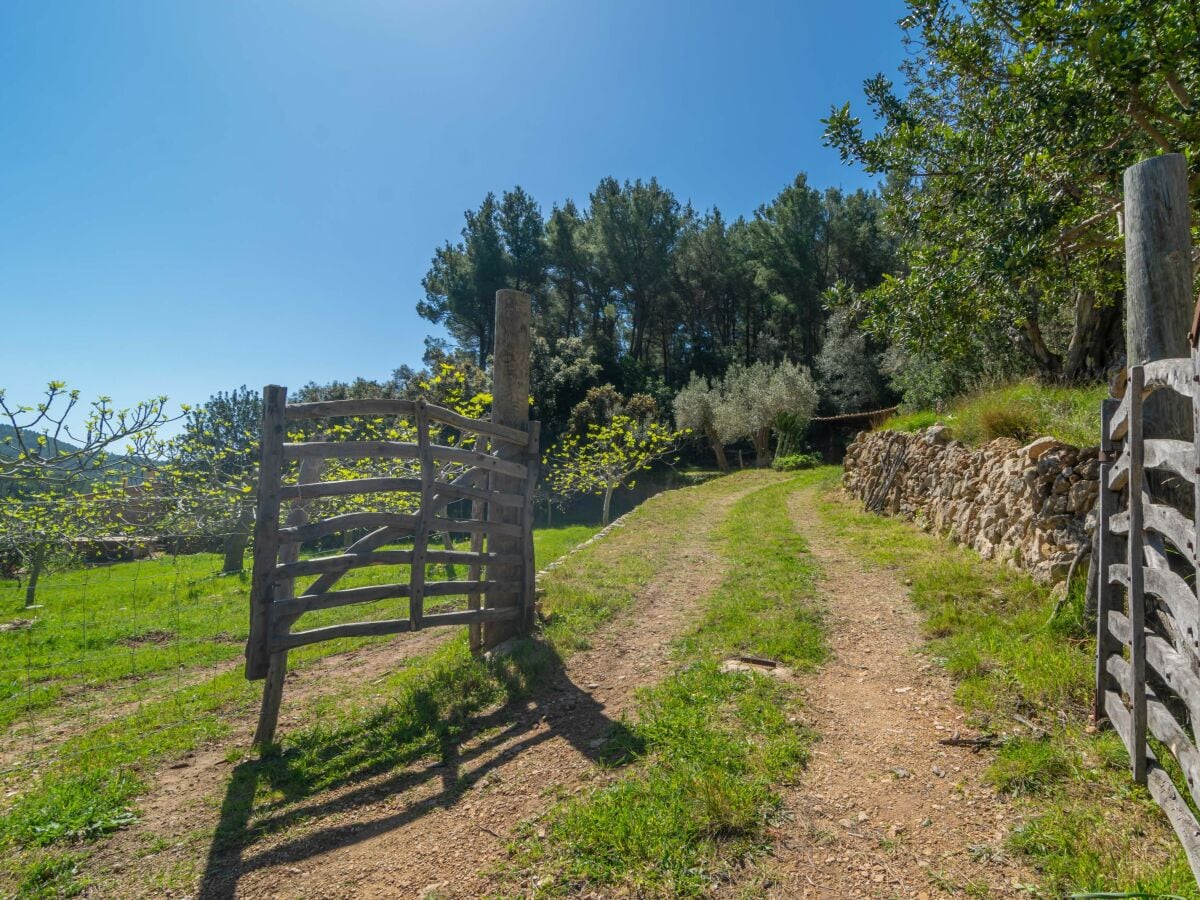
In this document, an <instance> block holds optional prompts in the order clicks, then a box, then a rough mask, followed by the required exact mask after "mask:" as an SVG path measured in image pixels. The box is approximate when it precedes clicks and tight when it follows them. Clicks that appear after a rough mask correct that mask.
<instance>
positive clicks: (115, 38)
mask: <svg viewBox="0 0 1200 900" xmlns="http://www.w3.org/2000/svg"><path fill="white" fill-rule="evenodd" d="M903 12H904V10H903V7H902V3H901V2H900V0H894V2H893V0H842V2H837V3H830V2H819V3H818V2H797V0H792V2H748V0H740V2H733V0H729V2H722V3H717V2H697V0H691V2H682V0H681V2H673V0H672V2H654V0H640V2H638V0H602V2H579V0H558V2H548V0H528V2H499V0H491V2H489V0H422V2H416V0H336V2H335V0H324V2H315V0H286V2H284V0H278V2H271V0H258V2H245V3H243V2H217V0H193V2H182V0H181V2H160V0H146V2H117V0H114V2H104V3H93V2H86V0H76V2H62V3H58V2H56V3H4V4H2V5H0V330H2V331H3V337H4V339H3V341H0V387H6V388H7V389H8V391H9V397H10V399H27V400H30V401H32V400H34V399H36V396H37V394H38V392H39V391H40V389H41V387H42V385H43V384H44V383H45V382H46V381H47V380H49V379H51V378H61V379H65V380H67V381H68V382H69V383H70V384H71V386H72V387H78V388H80V389H82V390H83V392H84V394H85V396H89V397H90V396H94V395H95V394H98V393H106V394H110V395H112V396H113V397H114V398H115V399H116V400H117V401H118V402H121V403H129V402H132V401H134V400H137V399H140V398H143V397H148V396H152V395H156V394H167V395H169V396H170V397H171V398H172V400H173V401H179V402H196V401H201V400H203V399H205V398H206V397H207V396H209V395H210V394H211V393H213V392H214V391H216V390H218V389H226V388H231V387H236V386H237V385H239V384H242V383H245V384H248V385H250V386H252V387H259V386H261V385H262V384H264V383H267V382H276V383H281V384H286V385H289V386H292V387H299V386H300V385H301V384H303V383H304V382H307V381H310V380H317V381H327V380H330V379H333V378H343V379H346V378H352V377H354V376H355V375H364V376H370V377H382V376H385V375H386V374H388V373H389V372H390V371H391V370H392V369H393V368H395V367H397V366H399V365H400V364H402V363H405V362H407V363H410V364H411V363H417V362H419V360H420V355H421V352H422V338H423V337H424V336H425V335H426V334H428V333H430V331H431V327H430V326H429V324H428V323H427V322H424V321H423V320H421V319H419V318H418V317H417V315H416V312H415V310H414V306H415V304H416V301H417V300H418V299H419V298H420V297H421V295H422V293H421V287H420V279H421V276H422V275H423V274H424V272H425V270H426V268H427V266H428V263H429V259H430V256H431V255H432V252H433V249H434V247H435V246H436V245H438V244H440V243H441V242H442V241H444V240H446V239H447V238H455V237H457V234H458V231H459V229H460V228H461V225H462V213H463V210H465V209H467V208H468V207H473V206H475V205H477V204H478V202H479V200H480V199H481V198H482V196H483V194H484V193H485V192H486V191H488V190H496V191H500V190H503V189H505V188H509V187H511V186H513V185H515V184H520V185H522V186H523V187H525V188H526V190H528V191H530V192H531V193H532V194H533V195H534V196H535V197H536V198H537V199H538V200H539V201H540V202H541V204H542V206H543V209H544V211H546V212H548V211H549V209H550V206H551V205H552V204H553V203H555V202H561V201H562V200H563V199H565V198H567V197H574V198H576V199H577V200H579V201H581V202H586V199H587V194H588V193H589V192H590V190H591V189H592V188H593V187H594V186H595V184H596V182H597V181H599V179H600V178H602V177H603V176H606V175H613V176H616V177H617V178H620V179H626V178H629V179H632V178H639V177H640V178H648V177H650V176H657V177H658V178H659V180H660V181H661V182H663V183H664V184H665V185H666V186H668V187H670V188H671V189H672V190H674V191H675V193H676V194H677V195H678V196H679V197H680V198H681V199H688V198H690V199H691V200H692V201H693V203H694V204H695V205H696V206H697V207H700V208H707V207H710V206H712V205H714V204H715V205H717V206H719V207H720V208H721V209H722V210H723V211H724V212H725V213H726V214H727V215H728V216H729V217H731V218H732V217H734V216H736V215H739V214H746V213H750V212H751V211H753V209H754V208H755V207H756V206H758V205H759V204H760V203H762V202H764V201H767V200H769V199H770V198H771V197H772V196H774V194H775V193H777V192H778V191H779V190H780V189H781V188H782V187H783V186H784V185H786V184H787V183H788V182H789V181H790V180H791V179H792V177H793V176H794V175H795V174H796V172H798V171H801V170H803V171H806V172H808V173H809V175H810V178H811V180H812V182H813V183H814V184H815V185H817V186H825V185H840V186H842V187H845V188H856V187H859V186H862V185H869V182H868V181H867V179H866V178H865V177H864V176H863V175H862V174H861V173H860V172H858V171H856V170H853V169H850V168H847V167H845V166H843V165H842V164H841V163H840V162H839V160H838V158H837V155H836V154H835V153H834V152H833V151H831V150H828V149H826V148H823V147H822V146H821V142H820V135H821V124H820V121H819V119H820V118H821V116H823V115H825V114H826V113H827V111H828V109H829V105H830V104H831V103H834V102H837V103H840V102H843V101H845V100H847V99H853V100H858V99H859V98H860V97H861V83H862V80H863V79H864V78H866V77H867V76H869V75H871V74H872V73H874V72H876V71H885V72H889V73H893V72H894V71H895V69H896V66H897V64H898V62H899V60H900V58H901V54H902V49H901V47H900V42H899V38H900V33H899V29H898V28H897V26H896V20H897V19H898V18H899V17H900V16H901V15H902V14H903Z"/></svg>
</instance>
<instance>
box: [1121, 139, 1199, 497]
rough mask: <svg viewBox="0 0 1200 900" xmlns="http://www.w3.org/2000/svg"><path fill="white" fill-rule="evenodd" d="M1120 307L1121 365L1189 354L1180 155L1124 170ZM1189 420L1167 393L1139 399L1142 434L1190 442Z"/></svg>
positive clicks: (1187, 409)
mask: <svg viewBox="0 0 1200 900" xmlns="http://www.w3.org/2000/svg"><path fill="white" fill-rule="evenodd" d="M1125 307H1126V309H1125V347H1126V357H1127V360H1126V364H1127V365H1128V366H1131V367H1132V366H1140V365H1144V364H1145V363H1148V362H1155V361H1157V360H1160V359H1170V358H1178V357H1186V356H1188V355H1189V351H1190V347H1189V345H1188V337H1187V335H1188V329H1189V328H1190V327H1191V323H1192V307H1193V304H1192V238H1191V209H1190V206H1189V202H1188V172H1187V160H1186V159H1185V158H1184V157H1183V155H1182V154H1180V153H1168V154H1165V155H1163V156H1154V157H1151V158H1150V159H1147V160H1144V161H1143V162H1140V163H1138V164H1137V165H1133V166H1130V167H1129V168H1128V169H1126V170H1125ZM1191 419H1192V409H1191V404H1190V403H1188V402H1187V400H1186V399H1185V398H1183V397H1181V396H1179V395H1178V394H1176V393H1175V392H1174V391H1158V392H1156V393H1155V394H1154V395H1153V396H1151V397H1150V398H1149V399H1148V400H1147V402H1146V409H1145V420H1144V421H1145V426H1146V435H1147V436H1148V437H1151V438H1179V439H1183V440H1191V438H1192V429H1191V424H1192V422H1191ZM1187 500H1188V501H1190V498H1187Z"/></svg>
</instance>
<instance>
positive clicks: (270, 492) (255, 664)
mask: <svg viewBox="0 0 1200 900" xmlns="http://www.w3.org/2000/svg"><path fill="white" fill-rule="evenodd" d="M286 411H287V388H285V387H280V386H279V385H277V384H269V385H267V386H266V387H265V388H263V417H262V432H261V439H260V446H259V467H258V473H259V474H258V483H259V488H258V502H257V505H256V509H255V516H254V567H253V569H252V572H251V576H250V635H249V638H248V639H247V641H246V677H247V678H249V679H251V680H257V679H259V678H265V677H266V675H267V669H268V667H269V665H270V657H271V655H270V651H269V650H268V648H267V644H268V640H269V633H268V629H269V627H270V618H271V617H270V605H271V601H272V597H273V591H274V579H273V577H272V576H273V574H274V569H275V563H276V556H277V555H278V553H279V542H280V531H281V529H280V527H279V505H280V501H279V480H280V475H281V473H282V471H283V440H284V438H285V437H286V431H287V425H286Z"/></svg>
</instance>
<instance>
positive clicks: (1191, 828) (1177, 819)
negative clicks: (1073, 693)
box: [1105, 691, 1200, 881]
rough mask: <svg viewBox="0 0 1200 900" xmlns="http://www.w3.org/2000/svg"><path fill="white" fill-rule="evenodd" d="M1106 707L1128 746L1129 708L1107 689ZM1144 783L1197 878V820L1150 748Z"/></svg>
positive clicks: (1199, 858) (1199, 835)
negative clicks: (1169, 824)
mask: <svg viewBox="0 0 1200 900" xmlns="http://www.w3.org/2000/svg"><path fill="white" fill-rule="evenodd" d="M1105 711H1106V713H1107V714H1108V719H1109V721H1110V722H1112V725H1113V729H1114V730H1115V731H1116V732H1117V734H1119V735H1120V736H1121V740H1122V741H1124V742H1125V746H1126V748H1128V747H1129V738H1130V737H1131V734H1130V729H1131V723H1130V716H1129V710H1128V709H1126V708H1125V705H1124V704H1123V703H1122V702H1121V698H1120V696H1118V695H1117V694H1116V692H1114V691H1109V692H1108V693H1107V694H1106V695H1105ZM1146 786H1147V787H1148V788H1149V790H1150V796H1151V797H1153V798H1154V801H1155V802H1156V803H1157V804H1158V805H1159V808H1160V809H1162V811H1163V812H1164V813H1166V816H1167V821H1169V822H1170V823H1171V828H1172V829H1174V831H1175V835H1176V836H1177V837H1178V838H1179V842H1180V843H1181V844H1182V845H1183V849H1184V853H1185V854H1187V858H1188V865H1189V866H1190V867H1191V869H1192V875H1194V876H1195V877H1196V879H1197V880H1198V881H1200V823H1197V822H1196V819H1195V817H1194V816H1193V815H1192V813H1191V811H1190V810H1189V809H1188V807H1187V803H1185V802H1184V800H1183V798H1182V797H1181V796H1180V795H1179V791H1177V790H1176V789H1175V785H1174V784H1173V783H1172V782H1171V778H1170V776H1169V775H1167V773H1166V772H1165V771H1163V768H1162V767H1161V766H1160V765H1159V764H1158V759H1157V758H1156V757H1155V756H1154V753H1153V752H1152V751H1149V758H1148V760H1147V772H1146Z"/></svg>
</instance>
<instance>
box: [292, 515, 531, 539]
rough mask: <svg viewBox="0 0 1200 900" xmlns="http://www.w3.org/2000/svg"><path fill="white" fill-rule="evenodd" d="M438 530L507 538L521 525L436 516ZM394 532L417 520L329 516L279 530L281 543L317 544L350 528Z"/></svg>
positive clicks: (408, 528)
mask: <svg viewBox="0 0 1200 900" xmlns="http://www.w3.org/2000/svg"><path fill="white" fill-rule="evenodd" d="M431 524H432V527H433V528H436V529H437V530H439V531H446V530H449V531H462V532H466V533H474V532H477V531H482V532H484V533H485V534H503V535H506V536H509V537H520V536H521V526H520V525H513V524H506V523H503V522H476V521H474V520H473V519H447V518H442V517H440V516H438V517H435V518H434V520H433V522H432V523H431ZM382 527H387V528H390V529H393V530H394V533H393V537H392V538H389V540H391V539H394V538H395V537H399V536H400V535H401V534H403V533H405V532H406V531H412V530H413V529H415V528H416V527H417V517H416V516H412V515H407V514H405V513H372V512H364V513H343V514H342V515H340V516H330V517H329V518H328V519H322V520H321V521H320V522H313V523H312V524H311V525H300V526H298V527H296V528H281V529H279V539H280V540H281V541H300V542H301V543H304V542H306V541H317V540H320V539H321V538H323V537H329V535H331V534H337V533H338V532H341V531H345V530H347V529H350V528H382Z"/></svg>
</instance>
